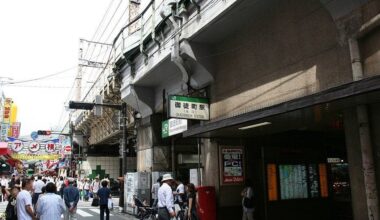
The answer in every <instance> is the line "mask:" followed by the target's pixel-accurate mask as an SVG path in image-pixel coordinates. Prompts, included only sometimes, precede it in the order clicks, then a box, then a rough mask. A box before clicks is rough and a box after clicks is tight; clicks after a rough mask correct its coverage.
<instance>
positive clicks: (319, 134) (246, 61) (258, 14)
mask: <svg viewBox="0 0 380 220" xmlns="http://www.w3.org/2000/svg"><path fill="white" fill-rule="evenodd" d="M129 7H130V11H129V12H130V19H129V20H130V23H129V24H128V25H127V26H126V27H125V28H124V29H122V30H121V32H120V34H119V35H118V36H117V37H116V39H115V51H116V54H115V67H114V71H115V72H116V73H118V74H119V75H120V77H121V81H122V83H121V88H120V90H121V99H122V100H123V101H125V102H126V103H127V104H128V105H130V106H131V107H132V108H133V109H134V110H135V111H136V112H138V113H139V114H141V116H142V117H141V119H138V120H136V129H137V138H136V152H137V161H136V163H137V170H138V171H174V172H175V173H176V176H178V177H181V178H184V179H188V178H189V174H188V171H189V169H191V168H197V167H198V164H197V162H198V161H197V159H198V158H197V153H200V164H201V169H202V172H200V173H201V174H202V176H201V178H200V183H201V184H202V185H210V186H214V187H215V188H216V192H217V201H216V203H217V207H218V219H236V218H237V216H238V217H239V218H240V215H241V199H242V198H241V196H240V192H241V190H242V189H243V185H244V182H245V180H246V179H248V178H249V179H251V180H253V184H254V191H255V198H256V199H255V202H256V212H255V215H256V217H257V219H279V218H281V219H379V199H378V198H379V196H380V193H379V190H378V188H379V186H380V184H379V183H380V163H379V161H380V160H379V159H380V158H379V157H380V139H379V134H380V117H379V116H378V112H379V110H380V96H379V95H380V90H379V89H380V76H379V75H380V66H379V63H380V62H379V59H380V56H379V54H380V53H379V51H380V32H379V30H380V29H379V24H380V15H379V12H380V3H379V1H374V0H372V1H371V0H352V1H344V0H333V1H317V0H315V1H280V0H269V1H260V0H259V1H251V0H215V1H208V0H203V1H186V0H185V1H159V0H156V1H144V0H141V1H130V6H129ZM171 95H183V96H187V97H203V98H208V99H209V104H210V115H209V116H210V120H208V121H197V120H189V122H188V123H189V128H188V130H187V131H185V132H184V133H182V134H180V135H176V136H173V137H170V138H162V137H161V124H162V122H163V121H164V120H166V119H168V103H169V97H170V96H171ZM198 147H199V148H198ZM183 158H188V160H183Z"/></svg>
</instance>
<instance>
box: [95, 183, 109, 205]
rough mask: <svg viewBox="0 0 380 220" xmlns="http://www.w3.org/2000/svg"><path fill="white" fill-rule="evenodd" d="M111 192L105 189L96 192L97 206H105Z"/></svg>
mask: <svg viewBox="0 0 380 220" xmlns="http://www.w3.org/2000/svg"><path fill="white" fill-rule="evenodd" d="M110 195H111V190H110V189H108V188H107V187H102V188H101V189H99V191H98V196H99V205H107V204H108V198H110Z"/></svg>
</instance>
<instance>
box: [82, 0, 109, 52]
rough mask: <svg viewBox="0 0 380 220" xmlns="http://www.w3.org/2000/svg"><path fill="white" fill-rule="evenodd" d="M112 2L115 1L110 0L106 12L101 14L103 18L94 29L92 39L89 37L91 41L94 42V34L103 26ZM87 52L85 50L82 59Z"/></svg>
mask: <svg viewBox="0 0 380 220" xmlns="http://www.w3.org/2000/svg"><path fill="white" fill-rule="evenodd" d="M114 1H115V0H112V1H111V2H110V4H109V5H108V7H107V10H106V12H105V13H104V14H103V17H102V19H101V20H100V22H99V24H98V27H97V28H96V30H95V32H94V34H93V35H92V37H91V41H94V40H95V37H96V34H97V33H98V31H99V30H100V27H101V25H102V24H103V22H104V19H105V18H106V17H107V15H108V12H109V10H110V9H111V7H112V4H113V2H114ZM88 45H90V43H89V44H88ZM87 52H88V50H86V53H85V55H84V57H86V56H87Z"/></svg>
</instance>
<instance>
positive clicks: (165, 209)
mask: <svg viewBox="0 0 380 220" xmlns="http://www.w3.org/2000/svg"><path fill="white" fill-rule="evenodd" d="M161 182H162V185H161V187H160V188H159V189H158V194H157V195H158V220H170V219H171V218H174V217H175V216H176V214H175V210H174V198H173V191H172V188H171V186H173V185H174V183H175V181H174V179H173V178H172V175H171V174H164V175H163V177H162V181H161Z"/></svg>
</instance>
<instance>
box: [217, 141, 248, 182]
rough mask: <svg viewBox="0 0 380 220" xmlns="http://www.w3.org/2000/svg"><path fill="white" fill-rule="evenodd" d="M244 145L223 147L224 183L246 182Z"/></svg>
mask: <svg viewBox="0 0 380 220" xmlns="http://www.w3.org/2000/svg"><path fill="white" fill-rule="evenodd" d="M243 156H244V155H243V147H222V149H221V163H222V164H221V166H222V175H221V176H222V183H223V184H241V183H243V182H244V169H243V166H244V161H243V158H244V157H243Z"/></svg>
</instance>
